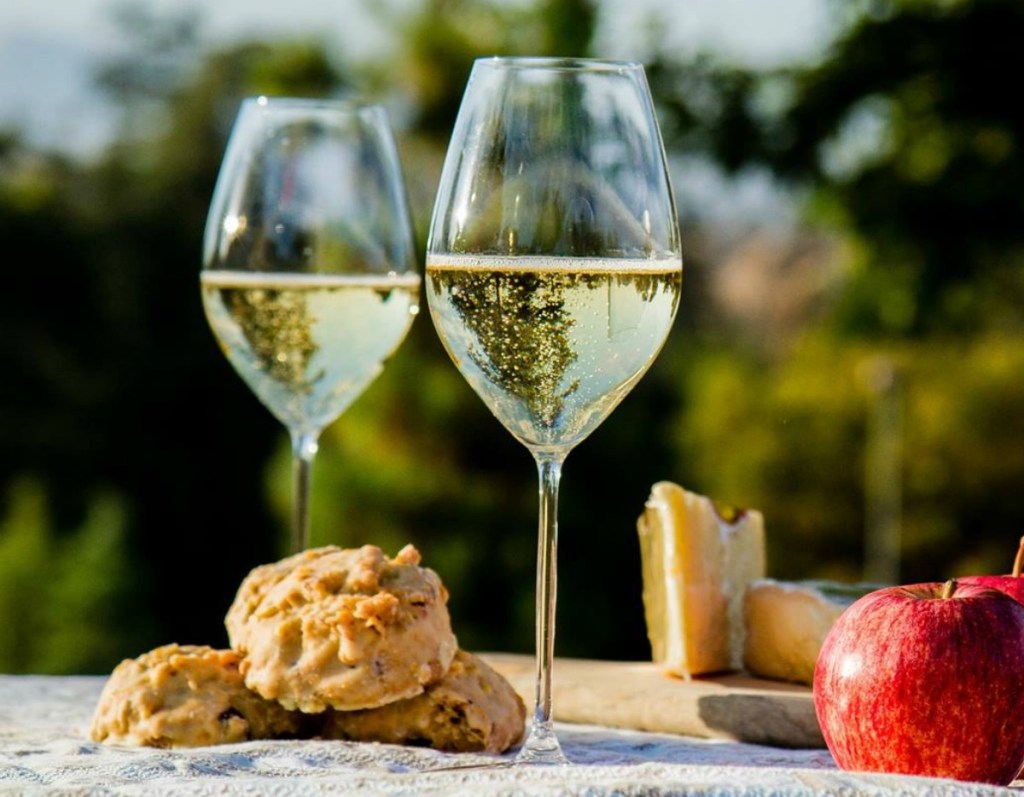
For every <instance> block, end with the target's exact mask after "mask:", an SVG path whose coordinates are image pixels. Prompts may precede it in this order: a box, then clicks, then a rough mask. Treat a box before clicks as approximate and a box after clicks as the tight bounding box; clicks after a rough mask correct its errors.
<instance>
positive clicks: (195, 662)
mask: <svg viewBox="0 0 1024 797" xmlns="http://www.w3.org/2000/svg"><path fill="white" fill-rule="evenodd" d="M238 664H239V657H238V654H237V653H235V652H234V651H230V650H215V649H213V648H211V647H208V646H206V645H177V644H170V645H164V646H162V647H158V648H155V649H154V650H151V651H149V652H148V653H143V654H142V655H141V656H139V657H137V658H134V659H125V660H124V661H122V662H121V663H120V664H118V665H117V667H115V668H114V671H113V672H112V673H111V675H110V678H109V679H108V680H107V683H106V684H105V685H104V687H103V691H102V693H101V694H100V699H99V702H98V703H97V705H96V711H95V713H94V714H93V718H92V723H91V725H90V728H89V737H90V738H91V739H93V740H94V741H97V742H108V743H111V744H126V745H141V746H147V747H196V746H202V745H214V744H226V743H229V742H244V741H247V740H250V739H278V738H297V737H300V736H305V735H308V734H309V733H310V732H311V731H312V730H314V729H313V728H311V727H310V725H309V723H310V718H308V717H306V716H304V715H302V714H300V713H299V712H294V711H288V710H286V709H285V708H283V707H282V706H280V705H278V704H276V703H273V702H270V701H268V700H264V699H263V698H262V697H260V696H259V695H257V694H256V693H255V692H253V691H251V690H250V689H248V688H247V687H246V686H245V684H244V683H243V681H242V674H241V672H240V671H239V667H238Z"/></svg>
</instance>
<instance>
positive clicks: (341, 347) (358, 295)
mask: <svg viewBox="0 0 1024 797" xmlns="http://www.w3.org/2000/svg"><path fill="white" fill-rule="evenodd" d="M200 283H201V289H202V301H203V308H204V311H205V313H206V318H207V320H208V322H209V324H210V327H211V329H212V331H213V333H214V335H215V337H216V339H217V341H218V343H219V345H220V347H221V350H222V351H223V353H224V354H225V356H226V357H227V359H228V360H229V362H230V363H231V364H232V366H234V368H235V370H236V371H237V372H238V374H239V375H240V376H241V377H242V379H243V380H244V381H245V382H246V384H247V385H248V386H249V387H250V389H251V390H252V391H253V393H254V394H255V395H256V396H257V397H258V398H259V400H260V401H261V402H262V403H263V404H264V405H265V406H266V407H267V408H268V409H269V410H270V411H271V412H272V413H273V414H274V415H275V416H276V417H277V418H278V419H279V420H280V421H281V422H282V423H283V424H284V425H285V427H286V428H287V429H288V430H289V433H290V436H291V441H292V455H293V471H294V481H295V485H294V505H293V518H292V526H293V529H292V536H293V540H292V548H293V550H295V551H298V550H301V549H304V548H306V547H308V546H309V539H310V529H309V507H308V503H309V490H310V469H311V466H312V462H313V459H314V457H315V454H316V451H317V445H318V439H319V436H320V433H321V432H322V430H323V429H324V428H325V427H326V426H327V425H328V424H330V423H331V422H333V421H334V420H335V419H336V418H337V417H338V416H339V415H340V414H341V413H342V412H343V411H344V410H345V409H346V408H347V407H348V406H349V405H350V404H351V403H352V402H353V401H354V400H355V399H356V398H358V396H359V395H360V394H362V392H363V391H364V390H365V389H366V388H367V387H368V386H369V385H370V383H372V382H373V380H374V379H375V378H376V377H377V375H378V374H379V373H380V371H381V369H382V368H383V364H384V362H385V361H386V360H387V359H388V357H390V356H391V355H392V354H393V353H394V351H395V350H396V349H397V347H398V346H399V344H400V343H401V342H402V340H403V339H404V338H405V336H406V334H407V332H408V330H409V327H410V325H411V324H412V321H413V319H414V317H415V315H416V313H417V312H418V309H419V289H420V277H419V275H418V273H417V271H416V257H415V252H414V246H413V234H412V225H411V222H410V216H409V211H408V206H407V200H406V195H405V189H404V184H403V179H402V172H401V167H400V164H399V160H398V155H397V150H396V147H395V143H394V140H393V137H392V132H391V129H390V126H389V123H388V120H387V116H386V113H385V111H384V110H383V108H381V107H379V106H376V105H367V104H361V103H357V102H344V101H331V100H312V99H305V98H291V97H283V98H268V97H258V98H257V97H253V98H248V99H246V100H244V101H243V102H242V105H241V108H240V109H239V112H238V115H237V117H236V120H235V123H234V126H233V128H232V131H231V136H230V138H229V141H228V145H227V148H226V150H225V154H224V159H223V162H222V165H221V170H220V174H219V175H218V179H217V185H216V187H215V189H214V194H213V198H212V200H211V204H210V211H209V215H208V219H207V225H206V233H205V238H204V251H203V268H202V271H201V275H200Z"/></svg>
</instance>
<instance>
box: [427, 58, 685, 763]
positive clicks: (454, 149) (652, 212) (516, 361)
mask: <svg viewBox="0 0 1024 797" xmlns="http://www.w3.org/2000/svg"><path fill="white" fill-rule="evenodd" d="M426 279H427V285H426V294H427V305H428V307H429V309H430V315H431V319H432V321H433V323H434V326H435V327H436V329H437V332H438V334H439V336H440V338H441V341H442V342H443V344H444V347H445V349H446V350H447V351H448V354H449V355H450V356H451V358H452V360H453V361H454V362H455V365H456V367H457V368H458V369H459V371H460V372H461V373H462V375H463V377H464V378H465V379H466V380H467V381H468V382H469V384H470V385H471V386H472V388H473V389H474V390H475V391H476V393H477V394H478V395H479V396H480V398H481V399H482V400H483V402H484V403H485V404H486V405H487V407H488V408H489V409H490V410H491V412H493V413H494V415H495V416H496V417H497V418H498V420H499V421H501V423H502V424H503V425H504V426H505V428H506V429H507V430H508V431H509V432H511V433H512V435H513V436H514V437H515V438H516V439H518V440H519V441H520V442H521V443H523V444H524V445H525V446H526V448H527V449H529V451H530V452H531V453H532V455H533V457H534V459H535V461H536V464H537V470H538V477H539V485H540V489H539V492H540V511H539V540H538V549H537V550H538V560H537V586H536V589H537V592H536V597H537V618H536V623H537V626H536V633H537V636H536V645H537V647H536V657H537V685H536V689H537V691H536V703H535V707H534V711H533V716H532V720H531V723H530V731H529V734H528V735H527V739H526V741H525V743H524V745H523V747H522V748H521V749H520V751H519V753H518V754H517V756H516V762H523V763H564V762H566V759H565V756H564V754H563V752H562V750H561V746H560V744H559V742H558V738H557V736H556V734H555V732H554V730H553V726H552V714H551V666H552V659H553V654H554V629H555V595H556V583H555V582H556V564H555V560H556V549H557V528H558V526H557V507H558V486H559V478H560V474H561V469H562V463H563V461H564V460H565V457H566V455H567V454H568V452H569V451H570V450H571V449H573V447H575V446H576V445H577V444H578V443H579V442H580V441H581V440H583V439H584V438H585V437H587V435H589V434H590V433H591V432H592V431H594V429H595V428H597V426H598V425H599V424H600V423H601V422H602V421H603V420H604V419H605V418H606V417H607V416H608V414H609V413H610V412H611V411H612V410H613V409H614V408H615V407H616V405H618V403H619V402H620V401H621V400H622V399H623V398H624V397H625V396H626V394H627V393H629V391H630V390H631V389H632V387H633V386H634V385H635V384H636V383H637V381H638V380H639V379H640V378H641V377H642V376H643V374H644V373H645V372H646V371H647V369H648V367H649V366H650V365H651V363H652V361H653V360H654V358H655V357H656V355H657V354H658V352H659V351H660V350H661V348H662V345H663V344H664V342H665V339H666V338H667V336H668V333H669V330H670V328H671V326H672V323H673V321H674V319H675V316H676V311H677V308H678V305H679V294H680V291H681V288H682V256H681V250H680V242H679V227H678V219H677V215H676V208H675V199H674V197H673V194H672V189H671V184H670V181H669V175H668V169H667V165H666V159H665V153H664V147H663V145H662V141H661V133H660V130H659V128H658V123H657V118H656V116H655V112H654V109H653V103H652V101H651V97H650V90H649V88H648V85H647V78H646V75H645V73H644V69H643V66H642V65H641V64H637V63H626V62H613V61H604V60H597V59H549V58H486V59H479V60H477V61H476V62H474V64H473V68H472V71H471V74H470V78H469V82H468V84H467V86H466V89H465V94H464V96H463V99H462V104H461V106H460V109H459V113H458V117H457V120H456V123H455V127H454V130H453V132H452V138H451V141H450V143H449V148H448V153H447V156H446V159H445V162H444V167H443V170H442V173H441V179H440V186H439V188H438V193H437V199H436V203H435V206H434V212H433V217H432V220H431V226H430V233H429V239H428V243H427V255H426ZM622 455H623V457H627V456H629V454H628V452H625V451H624V452H622Z"/></svg>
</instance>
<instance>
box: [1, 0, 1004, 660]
mask: <svg viewBox="0 0 1024 797" xmlns="http://www.w3.org/2000/svg"><path fill="white" fill-rule="evenodd" d="M30 6H31V7H30ZM1022 38H1024V5H1022V4H1021V3H1020V2H1019V0H759V2H756V3H755V2H749V1H748V2H740V1H739V0H735V1H733V2H714V0H703V1H702V2H697V1H696V0H694V1H693V2H687V3H682V2H677V1H676V0H516V1H515V2H511V1H508V2H502V1H501V0H384V1H383V2H379V1H375V0H365V2H360V0H340V1H339V0H333V1H332V2H326V1H325V0H296V2H293V3H288V4H271V3H263V4H262V7H261V4H260V3H254V2H252V0H247V1H246V2H244V3H243V2H235V1H234V0H222V2H219V3H217V4H208V5H204V4H199V3H191V4H190V3H188V2H185V0H182V2H172V1H171V0H164V1H163V2H159V3H149V4H146V3H143V2H128V3H120V4H116V3H114V4H110V3H103V2H100V1H99V0H96V2H71V1H70V0H68V1H67V2H63V1H62V0H41V2H39V3H35V4H21V5H20V6H19V5H18V4H5V5H4V7H3V10H2V11H0V75H2V76H3V77H2V78H0V130H2V132H0V241H3V242H4V244H5V245H6V246H8V247H9V250H8V254H7V256H6V257H5V258H4V260H5V262H6V264H7V265H6V268H7V273H8V276H9V277H10V282H8V283H7V286H8V288H7V289H5V290H4V291H2V292H0V305H2V309H0V330H2V334H0V375H2V376H0V671H5V672H45V673H60V672H82V673H105V672H108V671H109V670H110V668H111V667H113V665H114V664H116V663H117V661H119V660H120V659H121V658H123V657H126V656H135V655H137V654H139V653H141V652H142V651H144V650H146V649H149V648H151V647H153V646H156V645H159V644H163V643H166V642H170V641H177V642H180V643H183V644H184V643H205V644H211V645H217V646H220V645H225V644H226V635H225V632H224V628H223V617H224V614H225V612H226V610H227V608H228V606H229V604H230V602H231V600H232V598H233V596H234V592H235V590H236V588H237V586H238V584H239V582H240V581H241V579H242V578H243V577H244V575H245V574H246V573H247V572H248V571H249V569H250V568H252V567H253V566H255V565H258V564H262V563H264V562H268V561H271V560H274V559H277V558H279V557H280V556H282V555H284V553H285V552H286V546H287V540H288V534H287V526H288V510H289V506H290V502H291V498H290V495H291V485H290V470H289V452H288V441H287V434H286V432H285V430H284V428H283V427H282V426H281V425H280V424H279V423H278V421H276V420H275V419H274V418H273V417H272V416H271V415H270V413H269V411H267V410H266V409H264V408H263V406H262V405H260V404H259V403H258V401H257V399H256V398H255V397H254V395H253V394H252V393H251V392H250V391H249V390H248V388H247V387H246V386H245V385H244V384H243V382H242V381H241V379H240V378H239V377H238V376H237V375H236V374H235V373H234V371H233V370H232V368H231V366H230V365H229V364H228V362H227V361H226V359H225V358H224V357H223V356H222V355H221V354H220V352H219V351H218V349H217V346H216V343H215V342H214V339H213V336H212V334H211V332H210V330H209V328H208V326H207V323H206V321H205V318H204V316H203V313H202V308H201V304H200V298H199V284H198V271H199V268H200V244H201V238H202V233H203V225H204V223H205V216H206V210H207V205H208V202H209V199H210V195H211V192H212V188H213V183H214V181H215V179H216V174H217V169H218V167H219V164H220V159H221V156H222V154H223V149H224V145H225V141H226V137H227V135H228V132H229V130H230V126H231V123H232V121H233V120H234V116H235V113H236V111H237V109H238V104H239V101H240V100H241V98H242V97H244V96H248V95H252V94H259V93H266V94H301V95H310V96H344V95H349V94H359V95H363V96H367V97H370V98H372V99H375V100H377V101H379V102H382V103H384V104H385V105H386V106H387V108H388V111H389V113H390V114H391V118H392V122H393V124H394V126H395V130H396V135H397V138H398V141H399V146H400V150H401V157H402V162H403V166H404V168H405V171H406V181H407V186H408V190H409V195H410V202H411V204H412V208H413V211H414V215H415V218H416V225H417V235H418V240H419V247H420V249H421V250H422V247H423V245H424V243H425V234H426V226H427V222H428V220H429V216H430V212H431V209H432V203H433V196H434V190H435V187H436V182H437V178H438V176H439V173H440V168H441V161H442V159H443V157H444V152H445V148H446V146H447V142H448V133H449V131H450V129H451V125H452V122H453V120H454V116H455V113H456V111H457V108H458V104H459V101H460V99H461V94H462V89H463V87H464V84H465V80H466V78H467V76H468V73H469V69H470V66H471V63H472V61H473V59H474V58H475V57H479V56H487V55H494V54H506V55H511V54H527V55H545V54H550V55H563V56H570V55H574V56H604V57H614V58H629V59H635V60H640V61H642V62H643V63H644V64H645V65H646V67H647V71H648V77H649V80H650V83H651V87H652V91H653V93H654V95H655V99H656V103H657V106H658V113H659V118H660V120H661V123H662V132H663V135H664V139H665V145H666V149H667V151H668V153H669V155H670V158H671V162H672V170H673V179H674V183H675V190H676V193H677V198H678V203H679V211H680V221H681V224H682V229H683V243H684V262H685V276H684V286H683V302H682V306H681V310H680V314H679V318H678V320H677V322H676V325H675V328H674V331H673V333H672V336H671V338H670V339H669V342H668V344H667V346H666V348H665V350H664V351H663V352H662V354H661V356H660V358H659V359H658V360H657V362H656V363H655V365H654V367H653V369H652V370H651V371H650V372H649V373H648V375H647V376H646V377H645V378H644V379H643V380H642V381H641V382H640V384H639V385H638V387H637V388H636V389H635V390H634V392H633V393H632V394H631V395H630V396H629V397H628V398H627V399H626V400H625V402H624V403H623V404H622V405H621V406H620V407H619V408H618V409H617V410H616V411H615V412H614V413H613V414H612V416H611V417H610V418H609V419H608V421H606V422H605V424H604V425H603V426H602V427H601V428H600V429H599V430H598V431H597V432H595V433H594V434H593V436H592V437H591V438H589V439H588V440H587V441H585V442H584V443H583V444H582V445H580V446H579V447H578V448H577V449H576V450H575V451H574V452H573V453H572V454H571V455H570V456H569V458H568V460H567V462H566V467H565V471H564V478H563V482H562V494H561V507H560V520H561V523H560V533H561V540H560V551H559V553H560V561H559V568H560V584H559V606H558V612H559V615H558V637H557V644H556V652H557V654H558V655H564V656H590V657H597V658H615V659H646V658H648V657H649V655H650V649H649V646H648V643H647V638H646V629H645V626H644V619H643V606H642V602H641V584H640V563H639V547H638V539H637V534H636V520H637V517H638V516H639V514H640V513H641V512H642V510H643V506H644V501H645V499H646V498H647V496H648V493H649V491H650V487H651V485H652V484H653V483H654V482H656V481H659V480H671V481H675V482H677V483H679V484H682V485H683V486H685V487H687V488H688V489H691V490H694V491H696V492H700V493H703V494H705V495H709V496H711V497H713V498H715V499H716V500H718V501H721V502H723V503H726V504H731V505H734V506H749V507H755V508H758V509H760V510H761V511H762V512H763V513H764V516H765V521H766V530H767V537H768V546H769V547H768V570H769V574H770V575H772V576H774V577H776V578H783V579H804V578H830V579H838V580H844V581H858V580H863V579H867V580H874V581H892V582H895V581H901V582H910V581H918V580H934V579H943V578H946V577H948V576H951V575H957V574H963V573H967V572H1008V571H1009V568H1010V565H1011V562H1012V559H1013V555H1014V553H1015V551H1016V549H1017V544H1018V540H1019V539H1020V536H1021V534H1022V532H1024V523H1022V520H1024V489H1022V488H1024V379H1022V378H1021V375H1022V373H1024V334H1022V333H1024V149H1022V147H1024V103H1021V102H1020V101H1019V99H1018V98H1017V95H1016V83H1015V81H1016V80H1017V79H1018V78H1019V76H1020V75H1021V74H1024V48H1022V47H1021V46H1020V41H1021V40H1022ZM313 499H314V509H313V542H314V544H316V545H322V544H328V543H333V544H338V545H344V546H350V545H360V544H363V543H368V542H372V543H376V544H378V545H380V546H381V547H383V548H384V549H385V550H386V551H387V552H389V553H392V554H393V553H395V552H396V551H397V550H398V549H399V548H400V547H401V546H402V545H404V544H405V543H407V542H413V543H415V544H416V545H417V546H418V547H419V548H420V550H421V552H422V553H423V557H424V563H425V564H427V565H428V566H431V567H433V568H434V569H435V570H437V571H438V572H439V573H440V575H441V577H442V578H443V579H444V581H445V583H446V584H447V586H448V588H449V590H450V593H451V600H450V607H451V611H452V617H453V623H454V626H455V630H456V632H457V634H458V636H459V639H460V642H461V643H462V645H463V647H465V648H467V649H471V650H507V651H519V652H531V651H532V650H533V586H534V565H535V547H536V513H537V506H536V503H537V487H536V474H535V470H534V466H533V463H532V460H531V458H530V456H529V454H528V453H527V451H526V450H525V449H524V448H523V447H522V446H521V445H520V444H519V443H517V442H515V441H514V440H513V438H512V437H511V436H510V435H509V434H508V433H507V432H506V431H505V430H504V429H503V428H502V427H501V426H500V425H499V424H498V423H497V421H495V420H494V419H493V418H492V417H491V416H490V415H489V414H488V412H487V410H486V409H485V408H484V406H483V404H482V402H480V401H479V399H477V397H476V396H475V395H474V394H473V393H472V392H471V391H470V389H469V388H468V387H467V386H466V384H465V382H464V381H463V380H462V378H461V376H459V374H458V373H457V372H456V370H455V368H454V367H453V366H452V364H451V363H450V362H449V361H448V359H447V356H446V355H445V354H444V352H443V350H442V349H441V347H440V345H439V343H438V341H437V338H436V335H435V333H434V331H433V328H432V327H431V325H430V321H429V318H428V316H426V315H425V314H421V316H420V318H419V319H418V320H417V321H416V323H415V324H414V326H413V330H412V332H411V333H410V337H409V338H408V339H407V340H406V342H405V343H404V344H403V346H402V347H401V348H400V349H399V351H398V353H397V354H396V356H395V357H394V358H393V359H392V360H391V361H390V363H389V364H388V366H387V367H386V368H385V370H384V372H383V374H382V376H381V377H380V378H379V379H378V380H377V381H376V382H375V383H374V384H373V385H372V386H371V387H370V388H369V390H368V391H367V392H366V393H365V394H364V395H363V396H362V398H360V399H359V400H357V402H356V403H355V404H354V405H353V406H352V407H351V408H350V409H349V410H348V411H347V412H346V413H344V414H343V415H342V416H341V418H340V419H339V420H338V421H337V422H336V423H335V424H333V425H332V426H331V427H329V428H328V430H327V431H326V432H325V433H324V435H323V438H322V440H321V448H320V454H319V457H318V460H317V462H316V465H315V469H314V474H313Z"/></svg>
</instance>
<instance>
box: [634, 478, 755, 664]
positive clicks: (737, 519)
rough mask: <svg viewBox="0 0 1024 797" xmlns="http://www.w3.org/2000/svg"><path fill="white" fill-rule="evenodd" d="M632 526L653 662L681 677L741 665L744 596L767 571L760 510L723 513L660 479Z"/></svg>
mask: <svg viewBox="0 0 1024 797" xmlns="http://www.w3.org/2000/svg"><path fill="white" fill-rule="evenodd" d="M723 515H724V516H725V517H723ZM726 517H728V518H729V519H728V520H727V519H726ZM637 531H638V533H639V536H640V553H641V562H642V568H643V602H644V613H645V616H646V620H647V635H648V638H649V639H650V641H651V652H652V657H653V659H654V661H655V662H657V663H659V664H661V665H663V666H664V668H665V669H666V670H667V671H668V672H671V673H673V674H675V675H679V676H682V677H684V678H689V677H691V676H694V675H701V674H704V673H713V672H725V671H729V670H738V669H740V668H741V667H742V664H743V648H744V644H743V636H744V628H743V594H744V592H745V590H746V587H747V585H748V584H750V583H751V582H753V581H755V580H756V579H761V578H764V576H765V552H764V521H763V518H762V515H761V513H760V512H758V511H757V510H752V509H748V510H742V511H731V512H728V513H726V512H721V513H720V512H719V510H718V509H717V508H716V507H715V504H714V502H712V501H711V499H710V498H707V497H705V496H703V495H698V494H697V493H693V492H690V491H689V490H685V489H683V488H682V487H680V486H679V485H678V484H674V483H672V482H667V481H663V482H658V483H657V484H655V485H654V486H653V488H652V489H651V494H650V497H649V498H648V499H647V502H646V505H645V507H644V512H643V514H642V515H641V516H640V518H639V519H638V521H637Z"/></svg>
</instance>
